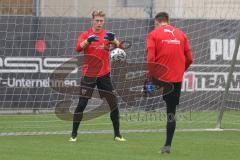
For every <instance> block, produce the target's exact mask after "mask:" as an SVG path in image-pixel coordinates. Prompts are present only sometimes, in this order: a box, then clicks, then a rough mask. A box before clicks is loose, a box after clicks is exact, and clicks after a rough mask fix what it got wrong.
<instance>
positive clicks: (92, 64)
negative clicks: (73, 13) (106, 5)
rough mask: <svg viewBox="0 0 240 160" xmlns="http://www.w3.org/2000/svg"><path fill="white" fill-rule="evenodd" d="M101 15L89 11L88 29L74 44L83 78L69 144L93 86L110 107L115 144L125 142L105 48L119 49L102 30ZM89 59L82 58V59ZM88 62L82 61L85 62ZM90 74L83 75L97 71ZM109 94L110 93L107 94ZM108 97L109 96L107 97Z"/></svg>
mask: <svg viewBox="0 0 240 160" xmlns="http://www.w3.org/2000/svg"><path fill="white" fill-rule="evenodd" d="M104 20H105V13H104V12H103V11H93V12H92V28H90V29H88V30H87V31H85V32H83V33H82V34H81V35H80V36H79V38H78V42H77V45H76V51H77V52H81V51H83V53H84V64H83V67H82V72H83V73H82V74H83V78H82V80H81V88H80V97H79V102H78V105H77V108H76V110H75V112H74V116H73V128H72V135H71V138H70V140H69V141H72V142H75V141H76V140H77V131H78V128H79V125H80V122H81V120H82V118H83V111H84V109H85V108H86V106H87V103H88V100H89V99H90V98H91V96H92V93H93V90H94V88H95V86H97V88H98V89H99V94H100V96H101V98H106V100H107V102H108V104H109V106H110V111H111V113H110V118H111V120H112V124H113V129H114V140H115V141H126V139H124V138H123V137H122V135H121V134H120V129H119V126H120V124H119V109H118V106H117V97H116V96H115V95H114V94H113V86H112V82H111V77H110V62H109V45H114V46H115V47H120V43H119V41H118V40H117V39H116V38H115V34H114V33H112V32H107V31H106V30H105V29H103V26H104ZM89 55H91V56H93V58H89V57H88V58H86V57H85V56H89ZM94 57H96V58H97V59H99V60H100V62H102V66H101V67H100V69H99V67H98V65H99V64H98V62H96V59H95V60H94ZM85 58H86V59H88V60H86V59H85ZM97 69H99V72H97V73H95V72H94V71H93V73H94V74H87V73H88V72H89V70H97ZM107 93H110V94H107ZM109 95H110V96H109Z"/></svg>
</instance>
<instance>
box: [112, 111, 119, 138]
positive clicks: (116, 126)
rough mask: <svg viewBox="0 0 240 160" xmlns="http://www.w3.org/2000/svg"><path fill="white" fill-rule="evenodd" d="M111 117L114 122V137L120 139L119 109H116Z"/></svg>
mask: <svg viewBox="0 0 240 160" xmlns="http://www.w3.org/2000/svg"><path fill="white" fill-rule="evenodd" d="M110 117H111V120H112V124H113V129H114V137H120V136H121V134H120V129H119V126H120V123H119V110H118V108H116V109H114V110H113V111H112V112H111V113H110Z"/></svg>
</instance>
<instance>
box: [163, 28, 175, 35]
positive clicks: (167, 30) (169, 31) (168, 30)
mask: <svg viewBox="0 0 240 160" xmlns="http://www.w3.org/2000/svg"><path fill="white" fill-rule="evenodd" d="M163 31H164V32H168V33H171V34H172V36H173V37H175V34H174V33H173V32H174V31H175V29H173V30H172V31H171V30H170V29H164V30H163Z"/></svg>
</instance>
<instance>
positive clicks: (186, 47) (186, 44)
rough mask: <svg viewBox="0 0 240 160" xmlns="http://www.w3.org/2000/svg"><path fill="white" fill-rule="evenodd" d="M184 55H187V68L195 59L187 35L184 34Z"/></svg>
mask: <svg viewBox="0 0 240 160" xmlns="http://www.w3.org/2000/svg"><path fill="white" fill-rule="evenodd" d="M184 55H185V70H187V69H188V68H189V66H190V65H191V64H192V61H193V59H192V51H191V47H190V44H189V42H188V38H187V36H186V35H184Z"/></svg>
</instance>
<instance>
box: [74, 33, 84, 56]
mask: <svg viewBox="0 0 240 160" xmlns="http://www.w3.org/2000/svg"><path fill="white" fill-rule="evenodd" d="M86 39H87V33H86V32H84V33H82V34H81V35H80V36H79V37H78V41H77V44H76V47H75V51H76V52H81V51H82V50H83V48H82V47H81V43H82V42H83V41H85V40H86Z"/></svg>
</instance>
